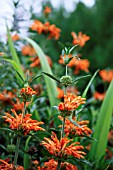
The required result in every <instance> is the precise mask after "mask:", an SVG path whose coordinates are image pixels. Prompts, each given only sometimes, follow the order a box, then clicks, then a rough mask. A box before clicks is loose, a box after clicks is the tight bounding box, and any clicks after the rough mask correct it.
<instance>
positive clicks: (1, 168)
mask: <svg viewBox="0 0 113 170" xmlns="http://www.w3.org/2000/svg"><path fill="white" fill-rule="evenodd" d="M7 160H9V159H7ZM7 160H2V159H0V162H1V164H0V170H13V169H15V170H24V168H23V166H19V165H17V166H14V164H13V163H8V161H7Z"/></svg>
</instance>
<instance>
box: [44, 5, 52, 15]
mask: <svg viewBox="0 0 113 170" xmlns="http://www.w3.org/2000/svg"><path fill="white" fill-rule="evenodd" d="M43 12H44V14H45V15H46V14H50V13H51V8H50V7H48V6H46V7H45V9H44V11H43Z"/></svg>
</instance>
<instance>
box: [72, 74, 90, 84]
mask: <svg viewBox="0 0 113 170" xmlns="http://www.w3.org/2000/svg"><path fill="white" fill-rule="evenodd" d="M89 76H90V75H86V76H80V77H77V78H76V79H75V80H73V83H75V82H77V81H79V80H81V79H84V78H86V77H89Z"/></svg>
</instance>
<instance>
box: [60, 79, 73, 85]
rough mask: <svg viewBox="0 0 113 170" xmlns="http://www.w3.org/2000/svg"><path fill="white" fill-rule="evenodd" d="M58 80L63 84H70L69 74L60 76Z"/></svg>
mask: <svg viewBox="0 0 113 170" xmlns="http://www.w3.org/2000/svg"><path fill="white" fill-rule="evenodd" d="M60 82H61V84H62V85H63V86H66V87H67V86H70V85H71V84H72V78H71V77H70V76H62V77H61V78H60Z"/></svg>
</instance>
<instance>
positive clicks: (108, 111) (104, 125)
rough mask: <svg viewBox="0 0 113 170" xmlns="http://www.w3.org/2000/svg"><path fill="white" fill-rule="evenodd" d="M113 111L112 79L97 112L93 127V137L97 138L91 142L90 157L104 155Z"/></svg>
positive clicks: (95, 157)
mask: <svg viewBox="0 0 113 170" xmlns="http://www.w3.org/2000/svg"><path fill="white" fill-rule="evenodd" d="M112 112H113V81H112V82H111V83H110V85H109V88H108V90H107V93H106V96H105V98H104V101H103V103H102V106H101V110H100V113H98V119H97V123H96V126H95V129H94V135H93V137H94V138H95V139H97V142H93V144H92V147H91V150H90V153H89V156H90V158H91V159H98V161H99V160H100V159H101V158H102V156H104V154H105V151H106V147H107V140H108V132H109V128H110V123H111V119H112Z"/></svg>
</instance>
